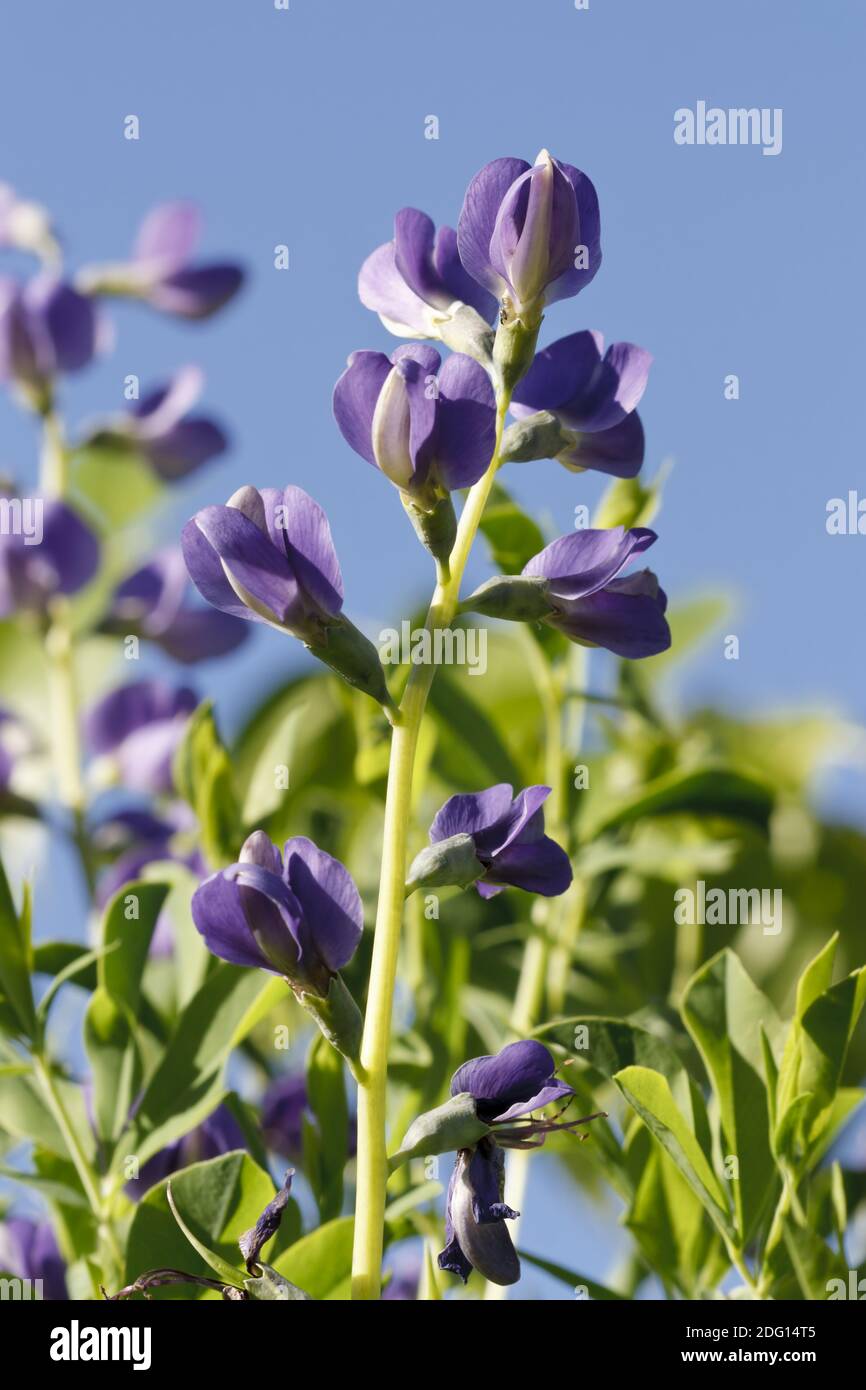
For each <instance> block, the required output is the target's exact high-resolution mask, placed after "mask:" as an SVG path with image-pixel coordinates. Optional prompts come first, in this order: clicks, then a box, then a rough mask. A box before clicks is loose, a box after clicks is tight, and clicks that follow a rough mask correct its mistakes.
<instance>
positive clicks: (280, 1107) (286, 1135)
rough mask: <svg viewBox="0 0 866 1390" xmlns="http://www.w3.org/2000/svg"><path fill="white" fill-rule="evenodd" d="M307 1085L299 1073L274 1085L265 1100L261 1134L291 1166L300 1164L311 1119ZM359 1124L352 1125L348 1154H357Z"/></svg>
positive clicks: (284, 1077)
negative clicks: (305, 1133)
mask: <svg viewBox="0 0 866 1390" xmlns="http://www.w3.org/2000/svg"><path fill="white" fill-rule="evenodd" d="M308 1101H309V1098H308V1095H307V1083H306V1080H305V1079H304V1077H303V1076H302V1075H301V1073H300V1072H297V1073H295V1075H293V1076H292V1075H289V1076H280V1077H278V1078H277V1080H276V1081H272V1082H271V1084H270V1085H269V1086H268V1089H267V1090H266V1091H265V1095H264V1099H263V1100H262V1132H263V1133H264V1136H265V1143H266V1144H267V1146H268V1148H269V1149H272V1150H273V1152H274V1153H276V1154H279V1155H280V1157H281V1158H285V1159H288V1160H289V1162H290V1163H298V1164H300V1163H301V1160H302V1158H303V1151H304V1118H305V1116H309V1115H310V1110H309V1104H308ZM356 1142H357V1123H356V1121H355V1119H354V1117H352V1119H351V1120H350V1123H349V1153H348V1156H349V1157H350V1158H351V1157H352V1156H353V1154H354V1153H355V1146H356Z"/></svg>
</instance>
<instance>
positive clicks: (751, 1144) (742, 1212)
mask: <svg viewBox="0 0 866 1390" xmlns="http://www.w3.org/2000/svg"><path fill="white" fill-rule="evenodd" d="M681 1012H682V1016H683V1021H684V1023H685V1025H686V1027H687V1028H688V1030H689V1032H690V1033H691V1035H692V1037H693V1038H694V1040H695V1044H696V1045H697V1048H698V1050H699V1052H700V1054H701V1056H702V1057H703V1060H704V1064H705V1066H706V1068H707V1071H708V1073H709V1076H710V1079H711V1081H712V1083H713V1089H714V1091H715V1093H716V1096H717V1098H718V1101H719V1110H720V1114H721V1121H722V1130H723V1144H724V1146H725V1148H724V1157H725V1159H727V1158H728V1157H729V1156H734V1157H736V1159H737V1169H738V1173H739V1176H738V1177H735V1178H734V1179H733V1181H732V1184H731V1185H732V1188H733V1195H734V1209H735V1211H736V1216H737V1229H738V1231H739V1245H740V1248H743V1247H744V1246H745V1245H746V1244H747V1243H748V1241H749V1240H750V1239H751V1237H752V1235H753V1233H754V1231H755V1228H756V1226H757V1224H758V1221H759V1219H760V1217H761V1215H762V1213H763V1211H764V1210H765V1208H766V1206H767V1204H768V1202H769V1200H770V1197H771V1194H772V1191H773V1188H774V1186H775V1183H776V1165H775V1162H774V1159H773V1153H772V1149H771V1146H770V1136H769V1128H770V1120H769V1106H768V1100H767V1088H766V1086H765V1084H764V1054H763V1048H762V1043H761V1035H762V1028H763V1030H764V1032H765V1035H766V1036H768V1037H769V1038H770V1039H771V1040H773V1039H775V1040H780V1035H781V1028H782V1025H781V1022H780V1020H779V1019H778V1017H777V1016H776V1012H775V1009H774V1008H773V1006H772V1004H771V1003H770V1001H769V999H767V997H766V995H764V994H762V993H761V991H760V990H759V989H758V988H757V986H756V985H754V984H753V983H752V981H751V979H750V978H749V976H748V975H747V974H746V972H745V970H744V969H743V967H742V965H741V964H740V961H739V959H738V957H737V956H735V955H734V953H733V952H732V951H729V950H727V949H726V950H723V951H720V952H719V954H718V955H717V956H714V957H713V958H712V959H711V960H708V961H707V962H706V964H704V965H702V966H701V968H700V970H699V971H698V972H697V974H696V975H695V976H694V977H693V978H692V979H691V980H690V982H689V984H688V985H687V986H686V990H685V993H684V996H683V1002H682V1010H681Z"/></svg>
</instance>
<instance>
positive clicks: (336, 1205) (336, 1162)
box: [304, 1033, 349, 1221]
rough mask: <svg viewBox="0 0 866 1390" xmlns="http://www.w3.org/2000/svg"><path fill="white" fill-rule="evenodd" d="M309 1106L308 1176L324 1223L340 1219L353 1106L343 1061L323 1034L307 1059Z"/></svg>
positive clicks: (306, 1173) (306, 1134) (307, 1125)
mask: <svg viewBox="0 0 866 1390" xmlns="http://www.w3.org/2000/svg"><path fill="white" fill-rule="evenodd" d="M307 1103H308V1105H309V1108H310V1110H311V1111H312V1113H313V1115H314V1116H315V1120H316V1124H315V1126H313V1125H310V1124H309V1123H307V1124H306V1125H305V1128H304V1174H305V1176H306V1177H307V1179H308V1181H309V1183H310V1186H311V1187H312V1189H313V1192H314V1193H315V1197H316V1201H317V1203H318V1206H319V1214H320V1217H321V1219H322V1220H323V1221H328V1220H330V1219H331V1218H332V1217H335V1216H339V1214H340V1210H341V1208H342V1205H343V1169H344V1168H345V1166H346V1159H347V1157H348V1152H349V1105H348V1101H347V1099H346V1081H345V1076H344V1072H343V1059H342V1057H341V1056H340V1054H339V1053H338V1052H336V1051H335V1050H334V1048H333V1047H331V1045H330V1043H329V1042H327V1041H326V1039H325V1038H324V1037H323V1036H322V1034H321V1033H319V1034H317V1036H316V1037H314V1038H313V1041H312V1042H311V1044H310V1050H309V1053H308V1055H307Z"/></svg>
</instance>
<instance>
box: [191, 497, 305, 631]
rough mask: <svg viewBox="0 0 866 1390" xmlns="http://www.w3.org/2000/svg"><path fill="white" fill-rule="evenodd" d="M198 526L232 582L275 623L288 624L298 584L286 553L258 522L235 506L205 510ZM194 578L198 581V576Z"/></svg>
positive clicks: (294, 603)
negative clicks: (260, 527) (249, 596)
mask: <svg viewBox="0 0 866 1390" xmlns="http://www.w3.org/2000/svg"><path fill="white" fill-rule="evenodd" d="M195 523H196V525H197V526H198V528H199V530H200V531H201V532H202V534H203V536H204V537H205V539H206V540H208V541H209V542H210V544H211V546H212V547H213V549H214V550H215V552H216V554H217V555H218V556H219V559H220V560H221V561H222V563H223V565H224V566H225V568H226V570H227V571H228V573H229V574H230V575H231V577H232V579H234V580H236V581H237V583H238V585H239V586H240V587H242V588H243V590H244V591H245V593H246V594H249V595H251V596H252V598H253V599H254V600H255V601H256V603H258V604H260V605H261V606H262V607H263V608H264V609H266V610H267V613H268V614H271V615H272V616H273V620H274V621H275V622H277V623H284V622H286V620H287V619H288V617H289V615H290V613H291V612H292V610H293V608H295V606H296V605H297V603H298V597H299V595H298V581H297V579H296V578H295V576H294V574H293V573H292V571H291V569H290V568H289V562H288V559H287V558H286V553H285V550H282V551H281V550H278V549H277V547H276V546H275V545H274V544H273V543H272V542H271V541H270V539H269V538H268V537H267V536H266V535H265V534H264V532H263V531H260V530H259V528H258V526H256V524H255V522H253V521H250V519H249V517H247V516H244V514H243V512H241V511H239V510H238V509H237V508H236V507H205V508H203V510H202V511H200V512H198V513H197V514H196V516H195ZM193 578H194V579H196V576H195V574H193ZM196 582H198V581H197V580H196ZM205 597H207V595H205ZM265 616H266V615H265Z"/></svg>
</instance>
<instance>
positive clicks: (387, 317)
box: [353, 241, 431, 452]
mask: <svg viewBox="0 0 866 1390" xmlns="http://www.w3.org/2000/svg"><path fill="white" fill-rule="evenodd" d="M358 297H359V299H360V300H361V303H362V304H363V305H364V306H365V308H367V309H372V310H373V312H374V313H376V314H378V315H379V317H380V318H381V319H382V320H383V321H386V323H385V326H386V327H387V328H389V329H390V331H391V332H392V333H399V334H400V336H402V337H413V336H415V335H416V334H417V335H420V336H421V337H422V338H426V337H428V336H429V333H430V327H431V325H430V313H429V306H428V305H427V304H425V302H424V300H423V299H419V297H418V295H417V294H415V293H414V291H413V290H411V289H410V288H409V286H408V285H407V284H406V281H405V280H404V279H403V276H402V275H401V274H400V271H399V270H398V269H397V259H396V248H395V246H394V243H393V241H386V242H385V243H384V245H383V246H377V248H376V250H375V251H373V252H371V254H370V255H369V256H368V257H367V259H366V260H365V262H364V264H363V265H362V266H361V270H360V273H359V275H358ZM353 447H354V446H353ZM359 452H360V451H359Z"/></svg>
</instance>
